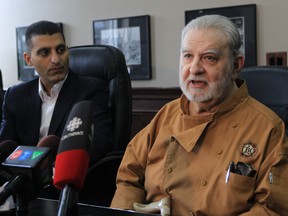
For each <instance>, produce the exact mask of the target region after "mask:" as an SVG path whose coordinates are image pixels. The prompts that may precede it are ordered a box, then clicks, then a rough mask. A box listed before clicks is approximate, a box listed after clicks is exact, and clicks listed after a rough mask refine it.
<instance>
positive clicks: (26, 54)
mask: <svg viewBox="0 0 288 216" xmlns="http://www.w3.org/2000/svg"><path fill="white" fill-rule="evenodd" d="M24 60H25V62H26V64H27V65H29V66H33V63H32V61H31V55H30V54H29V53H27V52H24Z"/></svg>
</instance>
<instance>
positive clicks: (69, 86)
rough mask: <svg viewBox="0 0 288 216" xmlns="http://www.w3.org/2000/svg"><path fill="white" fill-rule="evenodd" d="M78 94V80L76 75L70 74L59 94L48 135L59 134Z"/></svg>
mask: <svg viewBox="0 0 288 216" xmlns="http://www.w3.org/2000/svg"><path fill="white" fill-rule="evenodd" d="M76 94H77V78H76V75H74V74H72V73H70V72H69V74H68V77H67V79H66V81H65V83H64V84H63V86H62V89H61V91H60V93H59V96H58V99H57V102H56V105H55V108H54V112H53V115H52V119H51V123H50V127H49V131H48V134H57V130H58V129H59V127H60V126H61V125H63V124H64V125H65V123H66V122H63V121H64V120H65V119H66V118H67V117H68V115H69V113H70V110H71V108H72V105H73V103H74V101H75V100H76Z"/></svg>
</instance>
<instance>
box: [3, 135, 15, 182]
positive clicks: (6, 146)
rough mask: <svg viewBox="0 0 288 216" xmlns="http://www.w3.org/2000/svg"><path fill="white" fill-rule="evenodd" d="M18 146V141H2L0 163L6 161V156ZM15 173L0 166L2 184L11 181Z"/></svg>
mask: <svg viewBox="0 0 288 216" xmlns="http://www.w3.org/2000/svg"><path fill="white" fill-rule="evenodd" d="M17 147H18V145H17V143H16V142H14V141H12V140H5V141H3V142H1V143H0V163H2V162H4V161H5V160H6V158H7V157H8V156H9V155H10V154H11V153H12V152H13V151H14V150H15V149H16V148H17ZM12 177H13V175H12V174H11V173H9V172H7V171H6V170H5V169H3V167H2V166H1V167H0V185H1V186H2V185H3V184H4V183H6V182H7V181H9V179H11V178H12Z"/></svg>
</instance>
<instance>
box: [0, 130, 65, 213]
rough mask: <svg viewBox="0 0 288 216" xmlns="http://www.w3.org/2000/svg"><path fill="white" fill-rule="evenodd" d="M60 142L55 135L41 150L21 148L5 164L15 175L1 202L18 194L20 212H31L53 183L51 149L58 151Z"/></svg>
mask: <svg viewBox="0 0 288 216" xmlns="http://www.w3.org/2000/svg"><path fill="white" fill-rule="evenodd" d="M56 140H57V138H56V137H55V136H54V135H49V136H47V137H44V138H43V139H42V140H41V141H40V142H39V144H38V145H37V147H34V146H19V147H18V148H16V150H15V151H14V152H13V153H12V154H11V155H10V156H9V157H8V158H7V159H6V160H5V161H4V162H3V163H2V165H3V167H6V168H7V169H8V170H9V171H10V172H11V173H13V174H14V177H13V178H12V179H11V180H10V181H9V183H8V184H7V185H5V187H4V189H3V190H2V191H1V192H0V203H3V202H4V201H5V200H6V199H7V198H8V197H9V196H10V195H17V196H16V199H17V205H18V206H17V209H16V210H17V211H19V212H21V211H25V212H26V211H28V205H27V204H28V202H29V201H30V200H32V199H35V198H36V196H37V195H38V193H39V191H40V190H42V189H43V188H44V187H47V186H49V185H50V184H51V179H52V175H53V153H52V151H53V150H51V149H54V152H56V151H57V147H56ZM58 140H60V139H59V138H58ZM58 143H59V141H58ZM39 146H40V147H39ZM55 148H56V150H55ZM54 154H55V153H54Z"/></svg>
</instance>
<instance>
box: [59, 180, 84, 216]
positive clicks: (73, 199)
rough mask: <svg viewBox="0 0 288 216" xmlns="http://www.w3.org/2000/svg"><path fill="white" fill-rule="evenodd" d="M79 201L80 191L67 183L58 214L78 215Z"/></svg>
mask: <svg viewBox="0 0 288 216" xmlns="http://www.w3.org/2000/svg"><path fill="white" fill-rule="evenodd" d="M78 201H79V192H78V191H76V190H75V189H74V188H72V187H71V186H70V185H68V184H67V185H65V187H64V188H63V190H62V192H61V196H60V203H59V208H58V214H57V216H78V209H77V203H78Z"/></svg>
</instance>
